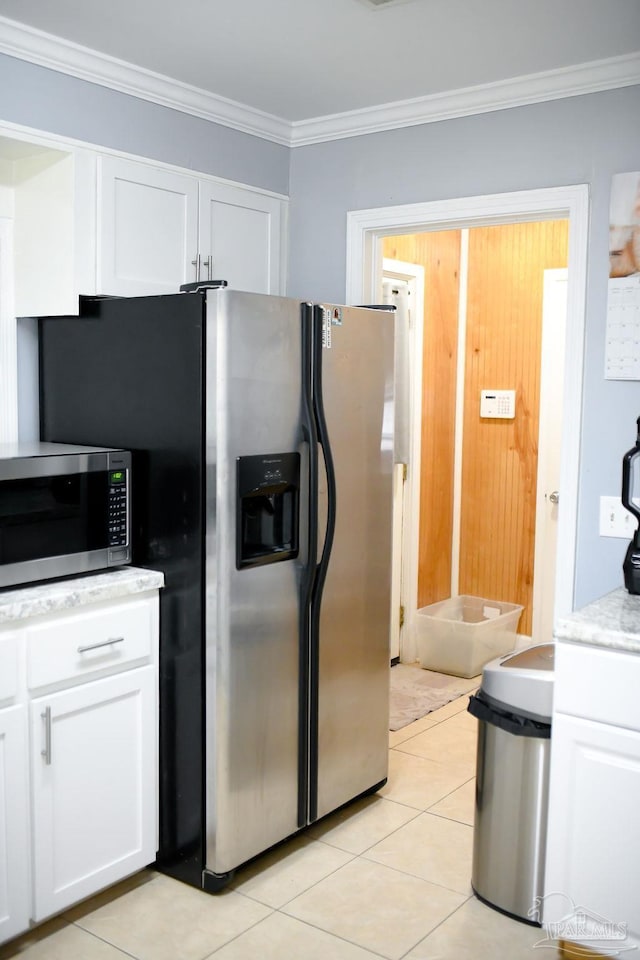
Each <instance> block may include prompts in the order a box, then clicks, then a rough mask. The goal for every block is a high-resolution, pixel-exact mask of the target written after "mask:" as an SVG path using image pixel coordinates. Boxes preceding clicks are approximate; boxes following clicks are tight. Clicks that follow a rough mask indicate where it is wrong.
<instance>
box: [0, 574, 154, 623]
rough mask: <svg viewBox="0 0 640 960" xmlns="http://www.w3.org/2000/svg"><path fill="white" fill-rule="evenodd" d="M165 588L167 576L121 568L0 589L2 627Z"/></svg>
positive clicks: (0, 621) (0, 620) (0, 619)
mask: <svg viewBox="0 0 640 960" xmlns="http://www.w3.org/2000/svg"><path fill="white" fill-rule="evenodd" d="M162 586H164V574H163V573H160V572H158V571H157V570H143V569H141V568H140V567H118V568H116V569H114V570H105V571H103V572H101V573H88V574H86V575H84V576H82V577H74V578H73V579H70V580H56V581H51V582H48V583H39V584H37V585H35V586H31V587H16V589H15V590H13V589H12V590H0V624H1V623H9V622H11V621H14V620H24V619H26V618H27V617H39V616H42V615H44V614H47V613H55V612H57V611H58V610H66V609H71V608H73V607H82V606H84V605H85V604H87V603H98V602H100V601H101V600H113V599H116V598H118V597H127V596H130V595H131V594H134V593H143V592H144V591H145V590H158V589H159V588H160V587H162Z"/></svg>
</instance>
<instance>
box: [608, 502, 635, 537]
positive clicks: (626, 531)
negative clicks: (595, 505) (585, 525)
mask: <svg viewBox="0 0 640 960" xmlns="http://www.w3.org/2000/svg"><path fill="white" fill-rule="evenodd" d="M633 503H634V504H636V506H639V504H640V501H639V500H638V499H637V498H636V497H634V498H633ZM639 509H640V506H639ZM637 526H638V523H637V521H636V518H635V517H634V516H633V515H632V514H631V513H629V511H628V510H627V509H626V507H623V506H622V500H621V499H620V497H600V536H601V537H620V538H621V539H623V540H631V539H633V535H634V534H635V532H636V528H637Z"/></svg>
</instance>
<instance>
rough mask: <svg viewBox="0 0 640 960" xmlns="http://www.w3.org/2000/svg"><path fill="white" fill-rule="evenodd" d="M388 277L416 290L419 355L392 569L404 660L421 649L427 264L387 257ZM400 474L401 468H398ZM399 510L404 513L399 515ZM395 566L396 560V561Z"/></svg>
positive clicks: (413, 319)
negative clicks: (416, 624)
mask: <svg viewBox="0 0 640 960" xmlns="http://www.w3.org/2000/svg"><path fill="white" fill-rule="evenodd" d="M383 273H384V276H385V277H392V278H393V279H396V280H406V281H407V282H408V283H411V284H412V289H413V290H414V303H413V308H412V312H413V316H410V317H409V331H408V334H409V351H408V352H409V355H410V356H411V357H419V358H420V360H419V361H418V362H414V363H412V364H411V370H410V374H409V375H410V388H409V398H408V400H409V409H408V410H407V411H404V413H405V415H406V416H408V418H409V425H408V434H409V456H408V462H407V475H406V479H405V481H404V484H403V485H402V487H401V488H400V490H401V503H402V506H401V509H398V510H397V512H396V509H395V507H396V505H395V504H394V524H395V523H400V524H401V530H397V529H395V528H394V542H396V539H395V538H396V537H398V539H399V541H400V543H401V544H402V546H401V559H400V576H399V578H398V576H397V575H398V572H399V571H398V570H397V569H396V570H394V571H393V573H392V586H393V587H394V588H395V589H392V607H391V610H392V613H391V616H392V618H393V617H395V616H396V610H395V609H394V606H399V605H401V606H403V607H404V609H405V617H408V619H406V620H405V623H404V625H403V626H402V627H401V628H400V629H399V654H400V660H403V661H409V662H410V661H413V660H415V659H416V656H417V652H416V649H415V643H414V640H413V631H412V630H410V629H405V628H406V627H407V626H408V620H409V619H411V616H410V614H411V615H412V613H413V611H414V610H416V609H417V607H418V555H419V550H420V524H419V522H416V521H418V520H419V516H420V448H421V443H422V430H421V424H422V341H423V333H424V267H423V266H421V265H420V264H417V263H405V262H404V261H402V260H391V259H387V258H386V257H385V258H384V260H383ZM396 475H397V471H396ZM398 513H399V514H400V516H399V518H398ZM394 566H395V564H394Z"/></svg>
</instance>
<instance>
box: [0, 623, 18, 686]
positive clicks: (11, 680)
mask: <svg viewBox="0 0 640 960" xmlns="http://www.w3.org/2000/svg"><path fill="white" fill-rule="evenodd" d="M17 692H18V638H17V636H16V635H15V633H9V634H7V635H5V636H0V703H2V701H3V700H13V699H14V697H15V696H16V694H17Z"/></svg>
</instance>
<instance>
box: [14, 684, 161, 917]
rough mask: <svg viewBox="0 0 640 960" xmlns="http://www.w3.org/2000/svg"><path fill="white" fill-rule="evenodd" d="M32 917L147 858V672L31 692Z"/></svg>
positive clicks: (151, 804) (151, 739)
mask: <svg viewBox="0 0 640 960" xmlns="http://www.w3.org/2000/svg"><path fill="white" fill-rule="evenodd" d="M30 710H31V743H32V754H31V794H32V803H33V871H34V875H33V881H34V914H33V919H34V920H42V919H44V918H45V917H48V916H50V915H51V914H53V913H56V912H58V911H59V910H62V909H64V908H65V907H68V906H69V905H70V904H72V903H75V902H76V901H77V900H80V899H82V898H83V897H87V896H89V895H90V894H92V893H95V892H96V891H97V890H100V889H102V888H103V887H105V886H107V885H108V884H110V883H114V882H115V881H117V880H119V879H120V878H121V877H123V876H126V875H128V874H130V873H133V872H134V871H135V870H138V869H141V868H142V867H144V866H146V865H147V864H148V863H151V862H152V861H153V860H154V859H155V851H156V829H155V806H156V796H155V790H154V784H155V744H156V733H155V723H154V720H155V670H154V668H153V667H151V666H148V667H142V668H140V669H138V670H130V671H127V672H125V673H121V674H118V675H116V676H112V677H106V678H105V679H102V680H96V681H94V682H93V683H86V684H83V685H81V686H78V687H74V688H73V689H71V690H64V691H62V692H60V693H55V694H52V695H51V696H47V697H40V698H38V699H37V700H34V701H33V702H32V703H31V706H30Z"/></svg>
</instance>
